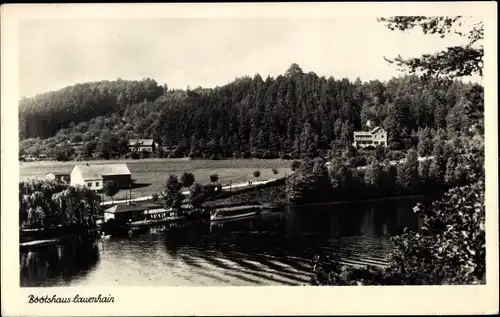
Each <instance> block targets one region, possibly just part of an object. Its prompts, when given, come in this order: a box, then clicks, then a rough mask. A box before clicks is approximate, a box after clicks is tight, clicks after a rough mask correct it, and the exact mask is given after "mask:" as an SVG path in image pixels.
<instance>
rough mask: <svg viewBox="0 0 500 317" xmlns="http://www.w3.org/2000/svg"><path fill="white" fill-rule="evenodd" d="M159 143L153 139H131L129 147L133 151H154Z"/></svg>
mask: <svg viewBox="0 0 500 317" xmlns="http://www.w3.org/2000/svg"><path fill="white" fill-rule="evenodd" d="M157 147H158V144H157V143H156V142H155V141H154V140H153V139H130V140H129V141H128V148H129V150H130V151H131V152H142V151H146V152H154V151H155V150H156V148H157Z"/></svg>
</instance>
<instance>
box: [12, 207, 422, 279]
mask: <svg viewBox="0 0 500 317" xmlns="http://www.w3.org/2000/svg"><path fill="white" fill-rule="evenodd" d="M414 203H415V201H403V202H401V201H399V202H398V201H385V202H379V203H372V204H364V205H361V204H358V205H353V204H350V205H349V204H345V205H332V206H318V207H308V208H288V209H286V210H285V211H284V212H281V213H269V214H264V215H261V216H258V217H255V218H250V219H240V220H234V221H227V222H219V223H210V222H209V221H207V222H199V223H191V224H190V223H178V224H165V225H162V226H158V227H153V228H151V230H150V231H149V232H147V233H145V234H141V235H133V236H132V237H130V238H128V237H122V238H112V239H110V240H104V241H101V242H99V249H97V248H96V247H92V246H86V247H83V246H82V245H73V246H72V247H51V248H44V249H40V250H38V251H36V252H35V251H33V252H28V253H24V254H23V253H22V254H21V268H22V269H21V281H22V282H21V284H22V285H23V286H43V285H47V286H57V285H70V284H71V285H75V284H76V285H95V286H97V285H99V286H181V285H182V286H197V285H223V286H236V285H304V284H308V283H309V281H310V278H311V266H310V261H311V259H312V257H313V255H315V254H321V253H325V254H329V255H335V256H336V259H337V260H338V261H339V262H342V263H345V264H350V265H366V264H371V265H377V266H384V265H387V260H386V256H387V254H388V252H389V251H390V250H391V249H392V247H393V245H392V243H391V241H390V236H391V235H394V234H397V233H399V232H400V231H401V230H402V229H403V228H404V227H405V226H407V227H410V228H414V229H415V228H416V225H417V222H416V216H415V215H414V214H413V212H412V211H411V207H413V206H414ZM117 268H119V269H117Z"/></svg>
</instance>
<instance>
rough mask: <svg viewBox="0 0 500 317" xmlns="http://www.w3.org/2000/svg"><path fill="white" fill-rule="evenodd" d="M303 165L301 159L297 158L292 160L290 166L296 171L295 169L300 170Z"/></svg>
mask: <svg viewBox="0 0 500 317" xmlns="http://www.w3.org/2000/svg"><path fill="white" fill-rule="evenodd" d="M301 165H302V163H301V162H300V161H297V160H295V161H293V162H292V164H291V166H290V168H291V169H292V171H293V172H294V171H296V170H298V169H299V168H300V166H301Z"/></svg>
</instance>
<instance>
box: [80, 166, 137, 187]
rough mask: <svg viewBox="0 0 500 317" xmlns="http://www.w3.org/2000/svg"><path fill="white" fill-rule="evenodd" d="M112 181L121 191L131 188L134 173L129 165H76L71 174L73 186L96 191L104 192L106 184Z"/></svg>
mask: <svg viewBox="0 0 500 317" xmlns="http://www.w3.org/2000/svg"><path fill="white" fill-rule="evenodd" d="M109 180H112V181H114V182H115V183H117V184H118V185H119V186H120V188H121V189H124V188H130V186H131V184H132V173H130V170H129V169H128V166H127V164H95V165H89V164H85V165H75V167H74V168H73V171H72V172H71V185H82V186H87V187H88V188H91V189H94V190H102V188H103V186H104V183H105V182H107V181H109Z"/></svg>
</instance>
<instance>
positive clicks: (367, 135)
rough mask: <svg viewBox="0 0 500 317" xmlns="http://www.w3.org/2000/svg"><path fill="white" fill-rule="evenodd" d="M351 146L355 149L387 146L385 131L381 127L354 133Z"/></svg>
mask: <svg viewBox="0 0 500 317" xmlns="http://www.w3.org/2000/svg"><path fill="white" fill-rule="evenodd" d="M353 145H354V146H355V147H357V148H364V147H368V146H373V147H377V146H379V145H382V146H384V147H385V146H387V131H385V130H384V129H383V128H381V127H375V128H373V129H372V130H370V131H354V142H353Z"/></svg>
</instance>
